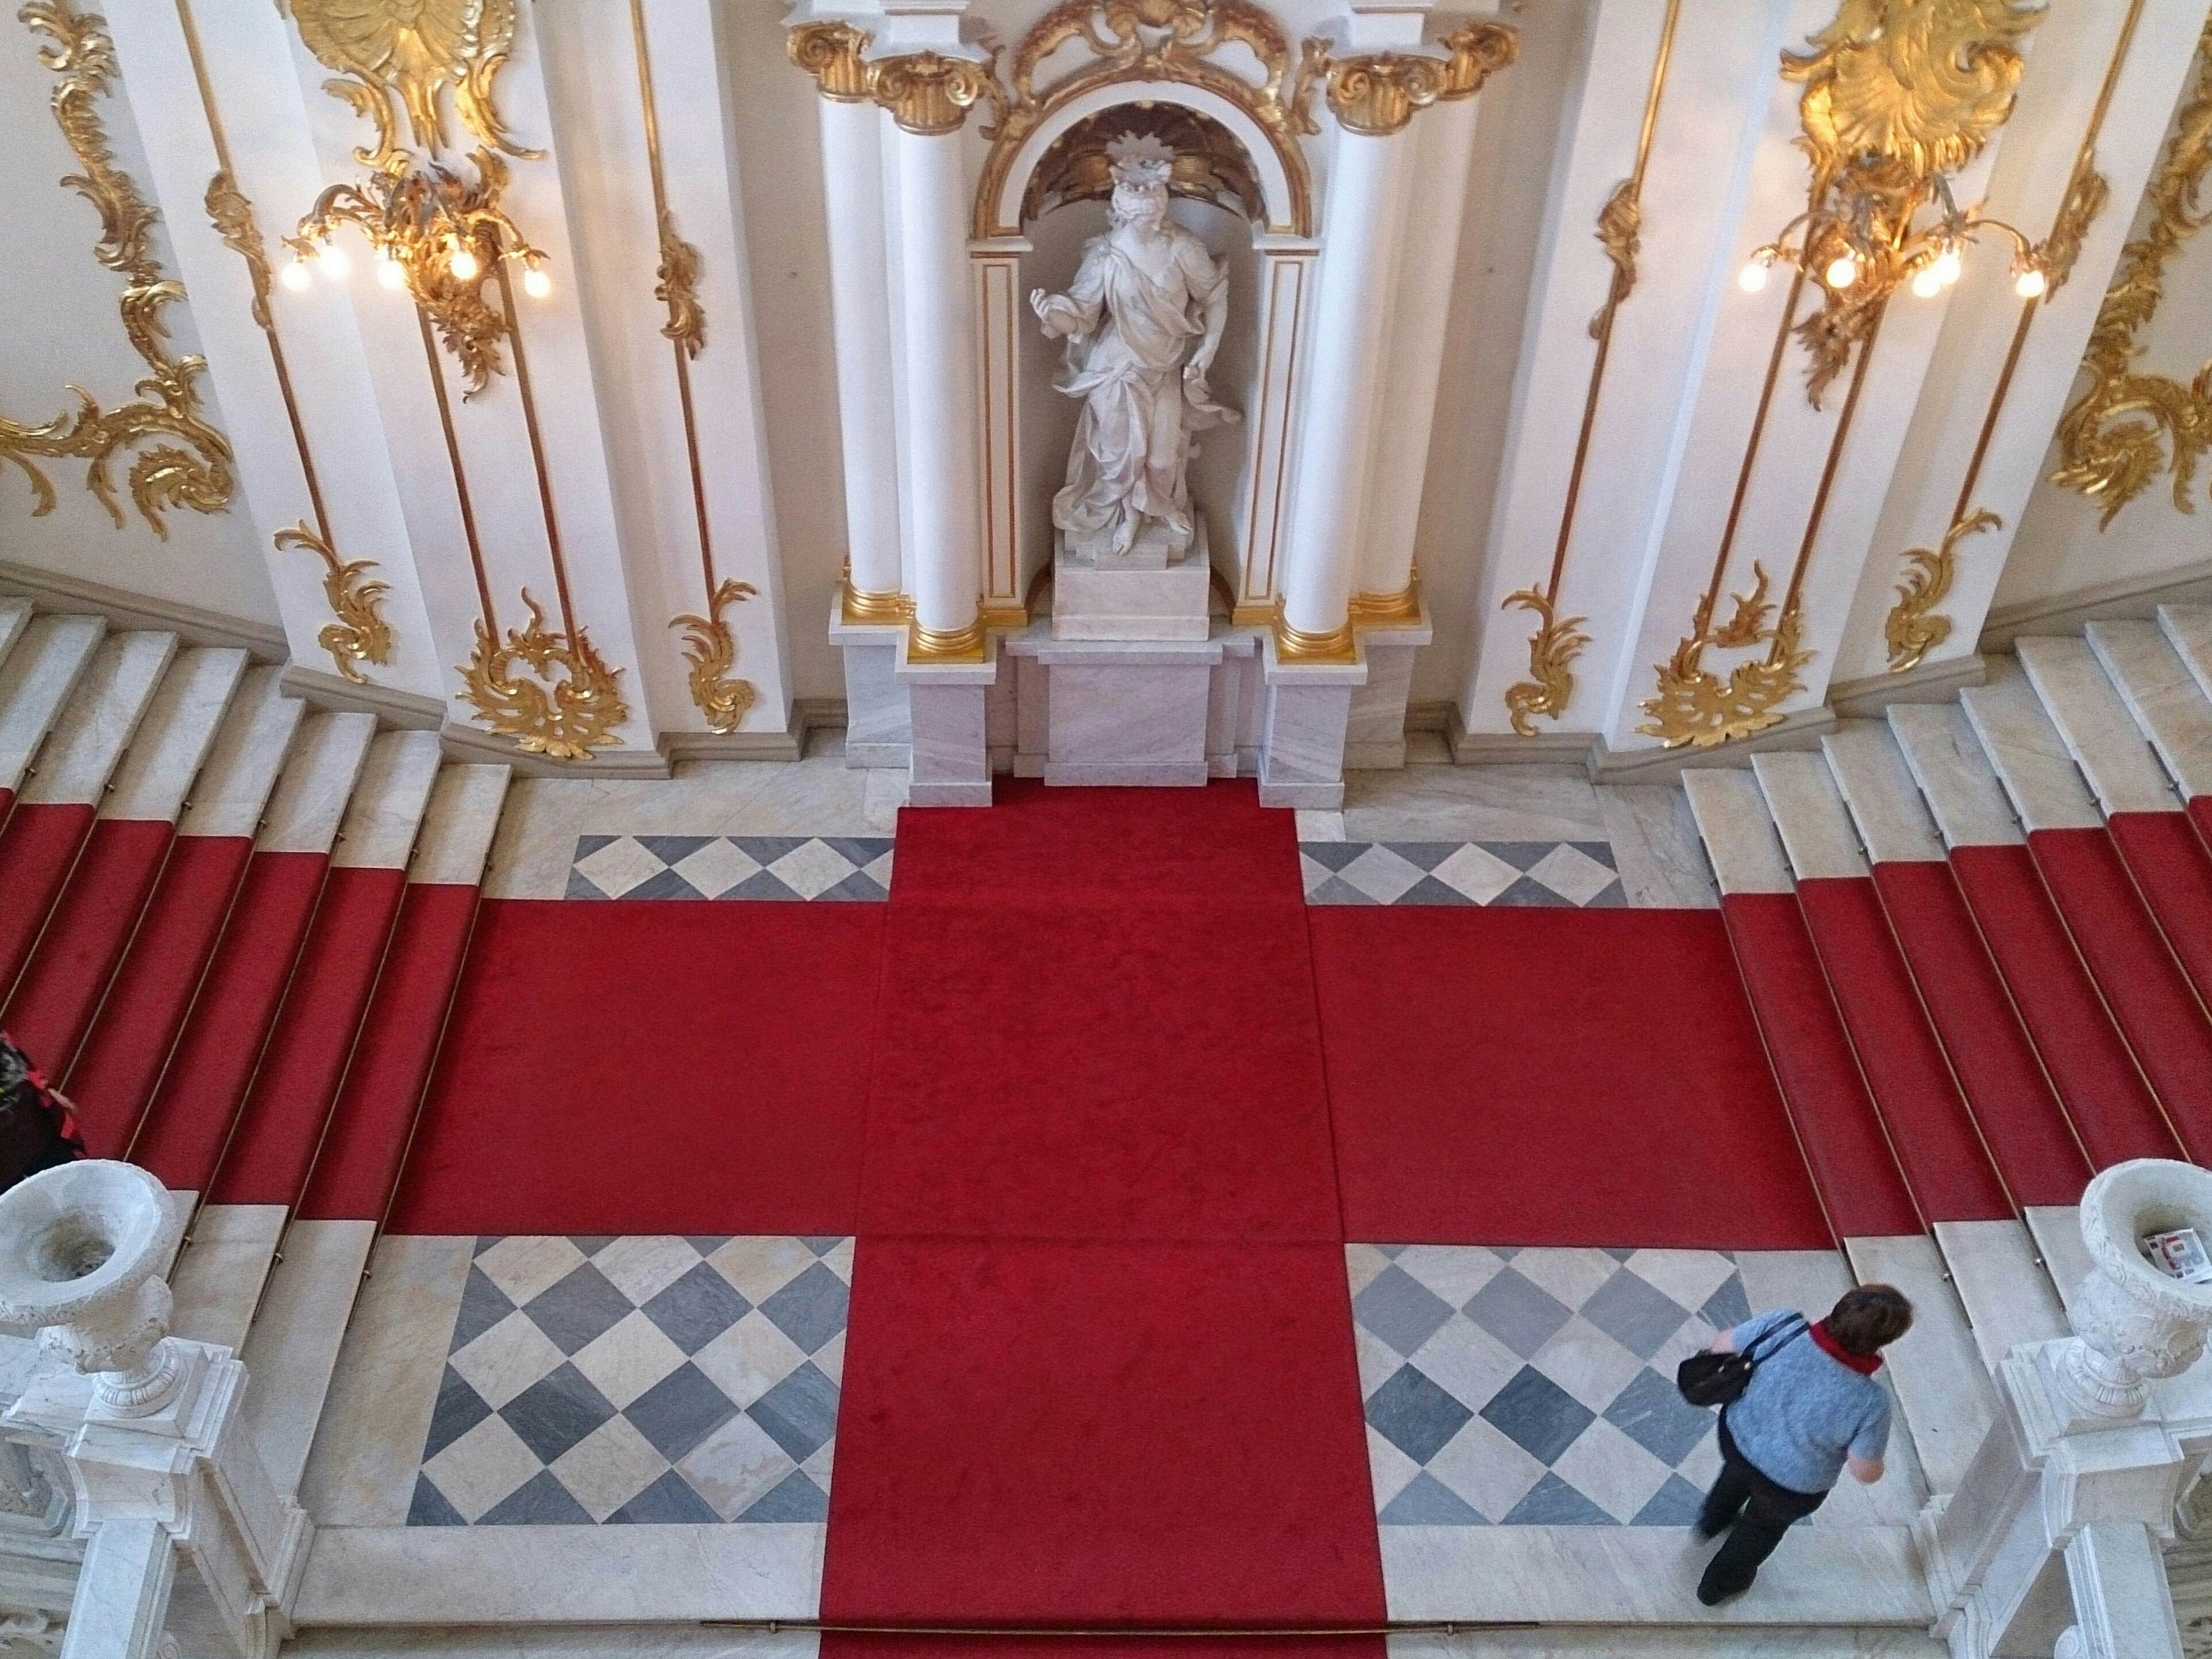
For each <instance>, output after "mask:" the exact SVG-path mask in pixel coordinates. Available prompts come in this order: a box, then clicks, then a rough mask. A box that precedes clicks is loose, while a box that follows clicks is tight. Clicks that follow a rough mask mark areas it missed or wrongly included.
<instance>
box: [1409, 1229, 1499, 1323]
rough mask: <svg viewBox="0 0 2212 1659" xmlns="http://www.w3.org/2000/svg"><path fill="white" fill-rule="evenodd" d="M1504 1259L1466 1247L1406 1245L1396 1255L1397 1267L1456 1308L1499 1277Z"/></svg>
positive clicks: (1494, 1253) (1475, 1246) (1459, 1245)
mask: <svg viewBox="0 0 2212 1659" xmlns="http://www.w3.org/2000/svg"><path fill="white" fill-rule="evenodd" d="M1504 1265H1505V1261H1504V1257H1502V1256H1500V1255H1498V1254H1497V1253H1496V1252H1495V1251H1493V1250H1486V1249H1481V1248H1480V1246H1477V1245H1468V1244H1409V1245H1407V1247H1406V1248H1405V1249H1402V1250H1401V1251H1399V1252H1398V1266H1399V1267H1401V1268H1403V1269H1404V1270H1405V1271H1406V1272H1407V1273H1411V1274H1412V1275H1413V1277H1414V1278H1415V1279H1419V1280H1420V1282H1421V1283H1422V1284H1423V1285H1426V1286H1427V1287H1428V1288H1429V1289H1430V1290H1431V1291H1435V1292H1436V1293H1437V1295H1438V1296H1440V1297H1443V1299H1444V1300H1445V1301H1446V1302H1449V1303H1450V1304H1451V1305H1452V1306H1453V1307H1455V1308H1463V1307H1465V1306H1466V1305H1467V1304H1468V1298H1469V1297H1472V1296H1473V1295H1474V1293H1475V1292H1476V1291H1479V1290H1480V1289H1481V1288H1482V1287H1483V1286H1484V1285H1487V1284H1488V1283H1490V1281H1491V1280H1492V1279H1495V1278H1496V1277H1497V1276H1498V1270H1499V1269H1500V1268H1502V1267H1504Z"/></svg>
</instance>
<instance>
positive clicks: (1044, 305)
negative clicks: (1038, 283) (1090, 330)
mask: <svg viewBox="0 0 2212 1659" xmlns="http://www.w3.org/2000/svg"><path fill="white" fill-rule="evenodd" d="M1030 310H1032V311H1034V312H1036V314H1037V320H1038V321H1039V322H1041V323H1042V324H1043V325H1044V331H1045V332H1046V333H1048V334H1065V333H1066V332H1067V331H1068V330H1069V328H1070V326H1071V325H1072V324H1073V317H1072V315H1071V313H1073V310H1074V307H1073V306H1071V305H1070V304H1069V303H1068V301H1067V296H1066V295H1063V294H1048V293H1046V292H1045V291H1044V290H1043V289H1041V288H1033V289H1030Z"/></svg>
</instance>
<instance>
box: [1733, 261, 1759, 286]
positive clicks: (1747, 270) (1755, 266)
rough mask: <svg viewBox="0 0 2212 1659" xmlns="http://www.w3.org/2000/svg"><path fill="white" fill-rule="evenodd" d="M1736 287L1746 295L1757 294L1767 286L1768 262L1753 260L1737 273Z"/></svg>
mask: <svg viewBox="0 0 2212 1659" xmlns="http://www.w3.org/2000/svg"><path fill="white" fill-rule="evenodd" d="M1735 281H1736V286H1737V287H1739V288H1741V289H1742V290H1743V291H1744V292H1745V293H1746V294H1756V293H1758V292H1759V289H1763V288H1765V286H1766V262H1765V260H1763V259H1753V261H1752V262H1751V263H1750V264H1747V265H1746V266H1745V267H1744V268H1743V269H1742V270H1740V271H1738V272H1737V273H1736V277H1735Z"/></svg>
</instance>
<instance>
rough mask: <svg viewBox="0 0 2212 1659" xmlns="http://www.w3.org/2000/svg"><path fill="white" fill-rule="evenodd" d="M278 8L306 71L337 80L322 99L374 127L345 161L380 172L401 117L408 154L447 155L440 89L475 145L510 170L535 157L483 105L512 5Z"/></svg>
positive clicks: (364, 2)
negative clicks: (303, 51)
mask: <svg viewBox="0 0 2212 1659" xmlns="http://www.w3.org/2000/svg"><path fill="white" fill-rule="evenodd" d="M280 3H283V4H288V5H289V9H290V11H291V14H292V21H294V22H295V24H296V25H297V26H298V27H299V30H300V39H301V42H302V43H303V44H304V45H305V46H307V50H308V51H309V52H313V54H314V55H315V61H316V62H318V63H319V64H322V65H323V67H324V68H325V69H329V70H336V71H337V73H338V74H339V75H340V76H343V77H344V78H343V79H340V80H336V81H330V82H325V83H324V90H325V91H326V92H328V93H330V94H331V95H332V96H333V97H337V98H342V99H343V100H345V101H346V102H347V103H349V104H350V105H352V106H353V107H354V108H355V109H356V111H357V112H360V113H361V114H362V116H363V117H365V118H368V120H370V121H372V122H374V124H375V127H376V143H375V144H374V147H373V148H363V149H357V150H356V151H355V152H354V155H356V157H357V158H358V159H359V160H360V161H362V163H363V164H364V165H365V166H368V167H374V168H376V169H378V170H380V171H381V170H383V169H384V168H386V167H391V166H392V164H393V162H394V161H396V160H397V159H398V157H399V156H400V155H402V153H403V152H402V150H401V147H400V140H399V119H400V115H401V113H402V112H404V115H405V118H406V120H407V124H408V131H409V133H410V136H411V137H412V139H413V142H414V143H415V144H416V146H418V147H419V148H421V149H423V150H426V151H429V152H434V153H435V152H436V151H438V150H441V149H447V148H449V147H450V146H449V144H448V142H447V132H448V128H447V121H446V112H445V109H444V106H443V104H442V103H441V94H443V93H444V91H445V90H446V88H448V87H450V88H453V107H454V108H455V110H456V111H458V112H459V115H460V118H461V120H462V123H463V124H464V125H465V126H466V127H467V128H468V130H469V131H471V132H472V133H474V134H475V135H476V137H477V142H478V143H481V144H483V145H486V146H489V148H491V149H499V150H504V151H506V152H507V154H508V155H512V156H514V157H516V158H517V159H518V160H534V159H536V158H537V157H538V156H539V155H543V154H544V152H543V151H541V150H534V149H523V148H522V147H521V146H520V145H519V144H517V143H515V142H514V140H513V138H512V137H509V136H508V134H507V125H506V123H505V122H504V121H502V120H501V118H500V113H499V110H498V107H497V106H496V105H495V104H494V103H493V101H492V82H494V81H495V80H496V79H497V78H498V76H499V71H500V70H501V68H502V67H503V66H504V65H505V64H506V63H507V53H508V52H509V51H510V50H512V48H513V44H514V19H515V3H516V0H280ZM395 106H397V107H395Z"/></svg>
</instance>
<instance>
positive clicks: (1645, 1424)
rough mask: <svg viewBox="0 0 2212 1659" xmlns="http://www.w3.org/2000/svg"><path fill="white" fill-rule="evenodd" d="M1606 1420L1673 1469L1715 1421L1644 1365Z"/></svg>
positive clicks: (1620, 1396)
mask: <svg viewBox="0 0 2212 1659" xmlns="http://www.w3.org/2000/svg"><path fill="white" fill-rule="evenodd" d="M1605 1420H1606V1421H1607V1422H1608V1423H1610V1424H1612V1425H1613V1427H1615V1428H1616V1429H1619V1430H1620V1431H1621V1432H1622V1433H1623V1434H1625V1435H1626V1436H1627V1437H1629V1438H1630V1439H1631V1440H1633V1441H1634V1442H1635V1443H1637V1444H1638V1445H1639V1446H1641V1447H1643V1448H1644V1450H1646V1451H1648V1452H1650V1454H1651V1455H1653V1456H1654V1457H1656V1458H1657V1459H1658V1460H1659V1461H1660V1462H1662V1463H1665V1464H1667V1465H1668V1466H1669V1467H1673V1466H1675V1465H1678V1464H1680V1462H1681V1461H1682V1460H1683V1459H1684V1458H1686V1457H1687V1456H1688V1455H1690V1454H1691V1453H1692V1451H1694V1450H1695V1449H1697V1445H1698V1443H1699V1441H1701V1440H1703V1439H1704V1438H1705V1437H1706V1436H1707V1435H1709V1434H1711V1432H1712V1431H1713V1425H1714V1423H1715V1421H1716V1419H1715V1418H1714V1415H1713V1413H1711V1412H1708V1411H1701V1410H1699V1408H1698V1407H1695V1406H1692V1404H1691V1403H1690V1402H1689V1401H1686V1400H1685V1399H1683V1398H1682V1395H1681V1392H1680V1390H1679V1389H1676V1388H1675V1386H1674V1380H1673V1379H1672V1378H1670V1377H1665V1376H1660V1374H1659V1373H1658V1372H1656V1371H1655V1370H1652V1369H1651V1368H1650V1366H1649V1365H1647V1366H1645V1367H1644V1369H1643V1370H1641V1371H1639V1372H1638V1373H1637V1374H1636V1376H1635V1377H1634V1378H1633V1379H1632V1381H1631V1382H1630V1383H1629V1384H1628V1386H1627V1387H1626V1388H1625V1389H1622V1390H1621V1391H1620V1394H1619V1395H1616V1396H1615V1397H1614V1399H1613V1404H1611V1405H1610V1406H1607V1407H1606V1408H1605ZM1547 1461H1548V1460H1547Z"/></svg>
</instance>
